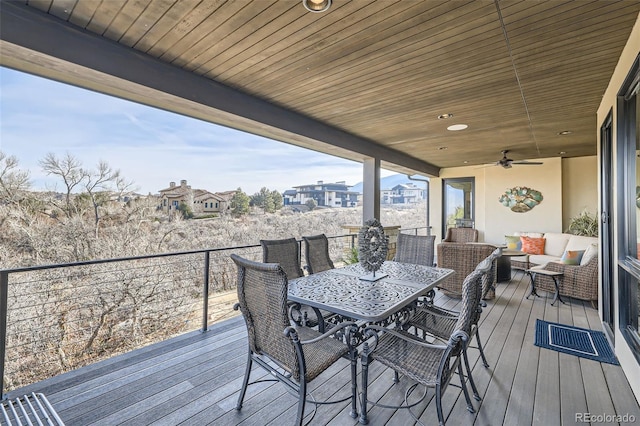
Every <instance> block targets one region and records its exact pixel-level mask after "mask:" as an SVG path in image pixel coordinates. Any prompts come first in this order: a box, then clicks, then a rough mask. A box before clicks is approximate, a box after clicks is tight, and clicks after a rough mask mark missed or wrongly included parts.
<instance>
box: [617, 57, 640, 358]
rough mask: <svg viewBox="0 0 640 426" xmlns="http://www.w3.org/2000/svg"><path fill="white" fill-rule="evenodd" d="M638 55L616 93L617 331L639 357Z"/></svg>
mask: <svg viewBox="0 0 640 426" xmlns="http://www.w3.org/2000/svg"><path fill="white" fill-rule="evenodd" d="M639 87H640V56H639V57H638V58H637V59H636V61H635V63H634V66H633V67H632V69H631V72H630V73H629V76H628V77H627V80H626V81H625V84H624V85H623V87H622V90H621V91H620V93H619V96H618V116H617V130H618V135H617V139H618V140H617V143H618V149H617V163H618V176H617V178H618V187H619V188H620V189H621V192H622V194H621V196H620V200H619V206H620V209H619V213H618V217H617V219H618V233H617V240H618V259H617V261H618V272H619V274H618V277H619V282H618V288H619V291H618V297H619V299H618V306H619V307H620V331H621V333H622V335H623V336H624V338H625V340H626V341H627V343H628V344H629V346H630V347H631V349H632V351H633V352H634V355H635V356H636V359H638V361H640V331H639V328H638V326H639V322H640V321H639V318H638V316H639V315H640V288H639V286H640V255H639V249H640V158H639V156H640V96H639V95H638V91H639Z"/></svg>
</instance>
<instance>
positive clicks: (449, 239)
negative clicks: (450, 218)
mask: <svg viewBox="0 0 640 426" xmlns="http://www.w3.org/2000/svg"><path fill="white" fill-rule="evenodd" d="M442 242H443V243H477V242H478V230H477V229H474V228H449V229H447V235H446V237H445V238H444V240H442Z"/></svg>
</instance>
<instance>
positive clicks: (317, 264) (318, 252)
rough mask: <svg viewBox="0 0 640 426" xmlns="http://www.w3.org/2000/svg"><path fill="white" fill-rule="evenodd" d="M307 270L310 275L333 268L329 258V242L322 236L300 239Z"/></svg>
mask: <svg viewBox="0 0 640 426" xmlns="http://www.w3.org/2000/svg"><path fill="white" fill-rule="evenodd" d="M302 240H303V241H304V256H305V259H306V261H307V270H308V271H309V273H310V274H317V273H318V272H322V271H326V270H329V269H333V268H335V266H333V262H332V261H331V257H329V240H328V239H327V236H326V235H324V234H320V235H313V236H310V237H302Z"/></svg>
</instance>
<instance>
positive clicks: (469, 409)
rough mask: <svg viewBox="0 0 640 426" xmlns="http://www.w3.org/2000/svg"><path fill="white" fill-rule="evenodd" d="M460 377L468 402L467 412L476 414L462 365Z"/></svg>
mask: <svg viewBox="0 0 640 426" xmlns="http://www.w3.org/2000/svg"><path fill="white" fill-rule="evenodd" d="M458 375H459V376H460V385H461V386H462V393H464V399H465V400H466V401H467V411H469V412H470V413H475V412H476V410H475V408H473V404H472V403H471V397H470V396H469V390H468V389H467V382H466V380H465V379H464V373H463V372H462V363H458Z"/></svg>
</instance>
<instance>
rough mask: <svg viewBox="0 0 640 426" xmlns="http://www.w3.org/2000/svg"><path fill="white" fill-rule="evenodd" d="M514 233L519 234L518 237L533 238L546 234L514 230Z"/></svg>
mask: <svg viewBox="0 0 640 426" xmlns="http://www.w3.org/2000/svg"><path fill="white" fill-rule="evenodd" d="M513 235H517V236H518V237H531V238H542V237H544V234H543V233H542V232H522V231H520V232H514V233H513Z"/></svg>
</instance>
